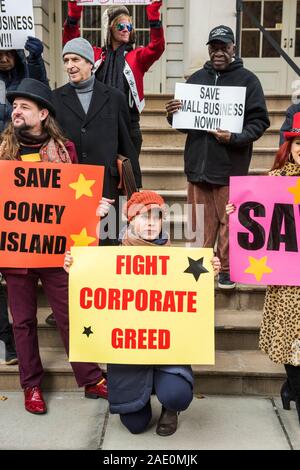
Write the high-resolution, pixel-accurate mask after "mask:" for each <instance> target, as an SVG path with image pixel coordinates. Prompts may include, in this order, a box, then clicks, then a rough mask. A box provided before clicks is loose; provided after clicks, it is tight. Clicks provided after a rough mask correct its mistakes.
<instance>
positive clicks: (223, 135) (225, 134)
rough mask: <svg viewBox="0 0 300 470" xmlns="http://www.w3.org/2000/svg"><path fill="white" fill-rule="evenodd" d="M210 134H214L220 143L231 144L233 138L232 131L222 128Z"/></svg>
mask: <svg viewBox="0 0 300 470" xmlns="http://www.w3.org/2000/svg"><path fill="white" fill-rule="evenodd" d="M210 134H213V135H214V136H215V138H216V139H217V141H218V142H219V143H220V144H229V142H230V139H231V132H229V131H222V130H221V129H217V130H216V131H211V132H210Z"/></svg>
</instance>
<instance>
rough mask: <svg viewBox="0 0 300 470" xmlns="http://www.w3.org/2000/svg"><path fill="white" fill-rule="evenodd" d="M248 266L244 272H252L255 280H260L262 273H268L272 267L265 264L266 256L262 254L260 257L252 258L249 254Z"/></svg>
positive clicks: (271, 270)
mask: <svg viewBox="0 0 300 470" xmlns="http://www.w3.org/2000/svg"><path fill="white" fill-rule="evenodd" d="M248 259H249V263H250V266H249V268H247V269H246V271H245V273H247V274H253V275H254V276H255V278H256V280H257V281H261V280H262V277H263V275H264V274H270V273H272V272H273V269H271V268H269V266H267V260H268V258H267V256H264V257H263V258H261V259H256V258H252V256H249V258H248Z"/></svg>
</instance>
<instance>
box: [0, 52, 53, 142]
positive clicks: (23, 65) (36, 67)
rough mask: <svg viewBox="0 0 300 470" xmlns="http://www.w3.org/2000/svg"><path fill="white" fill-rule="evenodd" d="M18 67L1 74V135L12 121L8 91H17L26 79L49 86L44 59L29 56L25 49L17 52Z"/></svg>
mask: <svg viewBox="0 0 300 470" xmlns="http://www.w3.org/2000/svg"><path fill="white" fill-rule="evenodd" d="M16 53H17V61H16V66H15V67H14V68H13V70H12V71H10V72H0V133H1V132H3V130H4V129H5V128H6V126H7V124H8V123H9V121H10V117H11V113H12V106H11V104H10V103H9V102H8V101H7V100H6V99H5V95H6V93H7V92H8V91H15V90H16V89H17V88H18V86H19V85H20V83H21V81H22V80H23V79H24V78H34V79H35V80H39V81H41V82H43V83H45V84H46V85H48V78H47V72H46V68H45V64H44V60H43V58H42V57H32V56H30V55H29V56H28V57H27V58H26V56H25V53H24V51H23V49H18V50H16Z"/></svg>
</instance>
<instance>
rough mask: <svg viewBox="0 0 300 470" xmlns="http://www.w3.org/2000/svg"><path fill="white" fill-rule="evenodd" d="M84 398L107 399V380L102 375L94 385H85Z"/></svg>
mask: <svg viewBox="0 0 300 470" xmlns="http://www.w3.org/2000/svg"><path fill="white" fill-rule="evenodd" d="M84 395H85V398H94V399H96V398H104V399H105V400H107V397H108V390H107V381H106V379H105V378H104V377H103V378H102V379H101V380H100V382H98V383H97V384H95V385H87V386H86V387H85V389H84Z"/></svg>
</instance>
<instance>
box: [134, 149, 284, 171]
mask: <svg viewBox="0 0 300 470" xmlns="http://www.w3.org/2000/svg"><path fill="white" fill-rule="evenodd" d="M276 152H277V148H275V147H274V148H263V147H260V148H255V149H254V151H253V156H252V160H251V168H267V169H270V168H271V167H272V165H273V162H274V159H275V155H276ZM140 164H141V168H142V170H143V169H144V168H151V167H154V168H158V167H168V168H169V169H170V168H174V167H180V168H183V166H184V147H177V148H176V147H143V148H142V151H141V155H140Z"/></svg>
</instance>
